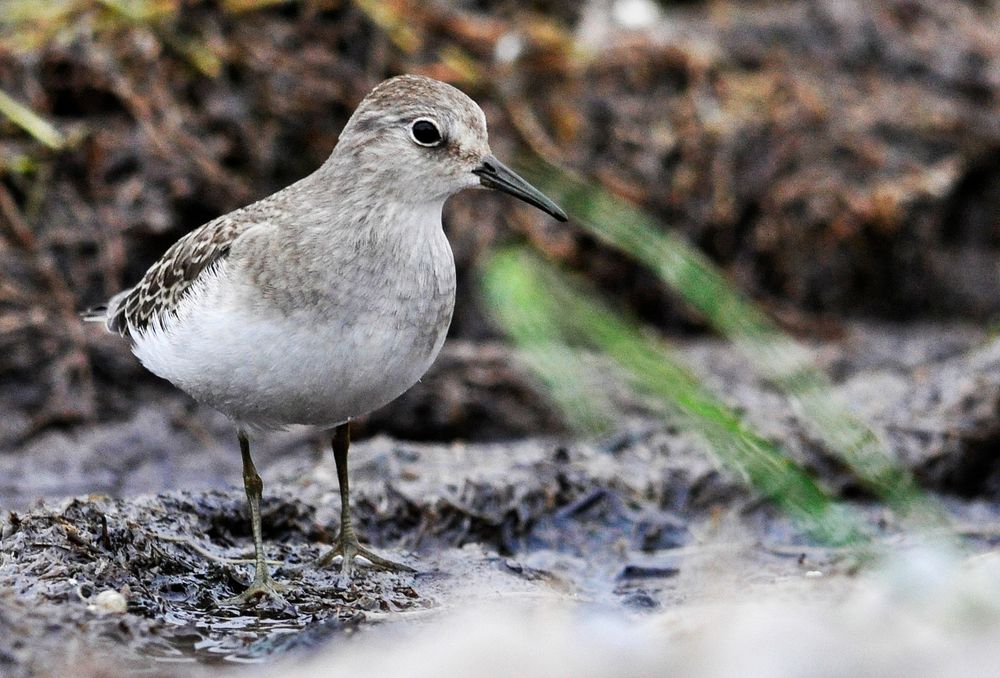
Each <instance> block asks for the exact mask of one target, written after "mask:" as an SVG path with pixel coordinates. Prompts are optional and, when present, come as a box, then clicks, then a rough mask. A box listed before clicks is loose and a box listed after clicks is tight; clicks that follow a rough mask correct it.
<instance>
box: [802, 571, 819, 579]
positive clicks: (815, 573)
mask: <svg viewBox="0 0 1000 678" xmlns="http://www.w3.org/2000/svg"><path fill="white" fill-rule="evenodd" d="M822 576H823V573H822V572H820V571H819V570H809V571H808V572H806V577H808V578H809V579H816V578H817V577H822Z"/></svg>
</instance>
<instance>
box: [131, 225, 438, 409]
mask: <svg viewBox="0 0 1000 678" xmlns="http://www.w3.org/2000/svg"><path fill="white" fill-rule="evenodd" d="M437 223H438V224H440V221H438V222H437ZM431 237H432V238H433V239H432V241H430V242H428V243H427V248H426V251H427V256H425V257H416V259H417V260H419V262H420V263H419V266H417V267H416V268H414V267H411V266H409V265H407V266H406V267H404V270H395V271H393V270H391V269H387V270H386V271H385V273H384V275H391V276H395V277H396V280H394V281H393V282H394V283H398V284H388V285H386V284H383V285H381V286H377V285H375V284H374V283H372V284H370V285H369V286H368V289H367V290H366V289H364V282H365V278H366V276H365V275H361V274H359V275H356V276H354V277H353V278H352V277H351V276H348V277H347V279H346V281H345V278H344V277H341V278H339V279H337V281H335V284H341V285H352V286H360V287H359V289H355V290H347V291H346V293H345V290H344V289H338V293H337V295H336V297H335V298H336V300H338V303H337V304H334V305H332V306H329V307H326V308H323V307H317V306H315V305H310V304H303V305H302V306H301V307H299V308H294V309H288V308H286V309H279V308H276V307H274V306H271V305H268V304H267V303H264V302H262V299H261V295H260V294H259V290H257V289H255V288H254V286H253V285H252V284H250V283H249V281H248V278H247V277H246V276H242V275H241V273H240V271H239V270H238V268H237V267H236V266H235V265H234V264H233V263H232V262H229V261H224V262H222V264H221V265H219V266H218V267H217V268H215V269H214V270H212V271H210V272H206V273H204V274H203V275H202V276H201V277H200V278H199V280H198V282H197V283H196V285H195V286H194V287H193V289H192V291H191V292H190V293H189V294H188V295H187V296H186V297H185V298H184V299H183V300H182V301H181V303H180V306H179V308H178V312H177V314H176V317H173V316H168V317H167V318H166V320H165V321H164V322H163V323H162V324H155V325H154V326H153V327H151V328H150V330H149V331H146V332H144V333H140V334H137V335H135V336H134V347H133V351H134V352H135V354H136V355H137V356H138V357H139V359H140V360H141V361H142V363H143V365H145V366H146V368H147V369H149V370H150V371H151V372H153V373H154V374H157V375H159V376H160V377H163V378H164V379H167V380H168V381H170V382H172V383H173V384H175V385H176V386H178V387H179V388H181V389H183V390H184V391H186V392H188V393H189V394H190V395H192V396H193V397H194V398H195V399H197V400H199V401H201V402H204V403H206V404H208V405H211V406H212V407H215V408H216V409H218V410H220V411H222V412H223V413H225V414H227V415H229V416H230V417H232V418H233V419H235V420H237V421H238V422H239V423H241V424H243V425H246V426H251V427H255V428H280V427H282V426H285V425H289V424H309V425H315V426H332V425H335V424H338V423H341V422H343V421H346V420H347V419H349V418H352V417H357V416H360V415H362V414H365V413H367V412H369V411H371V410H373V409H376V408H378V407H381V406H382V405H385V404H386V403H388V402H389V401H391V400H393V399H394V398H396V397H397V396H399V395H400V394H401V393H403V392H404V391H405V390H406V389H408V388H409V387H410V386H412V385H413V384H414V383H416V381H417V380H418V379H419V378H420V377H421V376H422V375H423V374H424V373H425V372H426V371H427V369H428V368H429V367H430V365H431V363H432V362H433V361H434V359H435V357H437V354H438V352H439V351H440V349H441V346H442V344H443V343H444V338H445V335H446V334H447V330H448V326H449V324H450V322H451V314H452V309H453V307H454V299H455V268H454V261H453V259H452V254H451V248H450V246H449V245H448V242H447V239H446V238H445V236H444V234H443V232H441V229H440V226H439V225H438V227H437V228H436V229H434V233H433V234H431ZM336 264H337V262H330V265H331V267H332V270H336ZM421 267H423V268H421ZM427 267H429V268H427ZM418 269H419V270H418ZM383 282H385V281H383ZM372 290H377V294H374V295H371V294H368V293H370V292H371V291H372ZM366 297H370V298H366Z"/></svg>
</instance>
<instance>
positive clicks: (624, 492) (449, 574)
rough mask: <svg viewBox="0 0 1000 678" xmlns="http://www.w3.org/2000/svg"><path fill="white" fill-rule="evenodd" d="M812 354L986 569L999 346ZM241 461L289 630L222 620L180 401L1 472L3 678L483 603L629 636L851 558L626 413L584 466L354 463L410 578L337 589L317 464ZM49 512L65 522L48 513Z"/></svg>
mask: <svg viewBox="0 0 1000 678" xmlns="http://www.w3.org/2000/svg"><path fill="white" fill-rule="evenodd" d="M814 349H815V351H816V355H817V357H818V359H819V360H820V361H821V362H823V363H825V364H826V365H827V366H828V367H829V369H830V370H831V371H832V372H833V373H834V374H835V375H836V377H837V391H838V392H839V393H840V394H841V395H842V396H845V397H848V398H850V400H851V402H852V403H853V405H854V406H855V407H856V408H857V410H858V412H859V413H861V414H865V415H866V416H868V417H869V418H870V419H871V420H872V421H873V423H874V424H875V425H876V428H877V429H878V430H879V431H880V432H881V433H882V434H883V436H884V437H885V439H886V440H887V442H888V443H889V444H890V447H891V448H892V449H893V450H894V451H895V452H896V453H897V454H898V455H899V457H900V458H901V459H904V460H906V463H907V464H908V465H909V466H910V468H911V469H913V470H914V471H915V473H916V474H917V475H918V477H919V478H920V479H921V481H922V484H923V485H924V486H925V487H926V488H928V489H929V490H930V491H932V492H933V493H934V494H936V495H937V496H939V497H941V498H942V500H943V501H944V502H945V504H946V505H947V507H948V511H949V513H950V515H951V516H952V518H953V520H954V522H955V525H956V528H955V529H956V531H957V532H958V533H960V534H961V535H962V540H963V543H964V544H965V547H966V548H967V549H968V550H969V551H970V552H984V551H988V550H990V549H992V548H993V547H994V545H995V544H996V543H997V541H998V539H1000V538H998V537H997V535H996V533H995V527H996V524H997V520H998V519H1000V511H998V509H997V508H996V504H995V502H994V501H991V500H990V499H989V498H990V497H993V498H995V497H996V492H997V487H996V484H995V483H996V480H997V479H996V478H995V477H992V476H991V475H990V474H989V473H982V472H981V471H980V468H979V467H977V466H976V464H979V463H982V460H981V459H980V457H979V455H981V454H983V452H982V449H983V447H984V446H985V447H987V448H988V447H989V446H990V445H995V444H996V442H997V438H998V435H997V431H996V430H995V422H996V421H997V418H998V417H997V415H998V413H997V407H998V405H1000V398H998V397H997V394H998V393H1000V353H998V351H1000V345H998V344H997V342H996V341H995V340H993V339H991V338H990V337H988V336H987V335H986V334H985V333H984V332H982V331H981V330H977V329H975V328H974V327H972V326H966V327H962V326H955V325H951V326H948V327H941V326H922V327H919V328H913V327H899V326H892V325H882V324H875V325H872V324H861V325H854V326H852V327H851V329H850V331H849V332H848V333H847V335H846V337H845V339H843V340H842V341H838V342H823V343H816V344H815V345H814ZM495 350H499V349H495ZM681 350H682V353H683V355H685V356H686V358H687V360H688V362H689V363H690V364H692V365H694V366H696V368H697V369H699V371H701V372H703V373H704V374H705V375H706V377H707V378H708V381H709V383H711V384H713V386H714V387H715V388H717V389H719V392H720V393H721V394H722V395H723V396H724V397H725V398H726V399H727V400H728V401H729V402H730V403H731V404H733V405H735V406H737V407H739V408H740V409H742V410H744V411H745V412H746V413H747V416H748V417H749V418H750V419H751V421H754V422H760V423H761V424H767V423H768V422H770V428H766V429H765V430H766V432H767V433H768V434H769V435H770V436H771V437H773V438H774V439H776V440H778V441H780V442H781V443H782V444H783V445H785V446H786V448H787V449H789V450H790V451H791V452H792V453H793V454H794V455H795V456H797V457H798V458H799V459H800V460H802V461H804V463H806V464H807V465H809V466H811V467H812V468H813V469H814V470H816V471H822V474H823V475H822V476H821V477H822V478H825V479H826V482H828V484H829V485H830V486H831V487H833V488H834V489H835V490H836V491H837V492H838V493H840V494H841V495H842V496H848V497H850V496H854V497H856V499H855V500H854V501H855V503H856V505H857V506H858V507H859V508H860V509H861V510H862V511H863V512H864V513H865V515H866V516H867V518H868V521H869V523H870V526H871V529H872V530H873V531H874V532H875V533H876V534H878V535H881V536H880V539H881V538H884V539H890V540H891V539H899V538H902V533H901V532H900V526H899V525H898V524H897V523H896V521H895V519H894V517H893V516H892V514H891V513H889V512H887V511H886V510H884V509H882V508H878V507H877V505H875V504H870V505H869V503H868V502H867V501H865V499H864V496H863V495H862V494H860V490H859V489H858V488H857V487H856V485H855V484H853V483H852V481H851V480H850V478H849V475H848V474H847V472H846V471H844V470H843V469H840V471H839V475H838V472H836V466H835V464H834V463H833V462H832V459H833V457H832V455H830V454H829V453H827V452H826V451H824V450H823V449H822V446H821V445H820V444H819V443H818V442H816V441H814V440H813V439H812V438H811V437H810V435H809V434H808V432H807V431H805V430H804V429H803V427H802V424H801V423H800V422H799V421H798V420H797V419H796V417H795V416H794V414H791V412H792V411H793V410H792V408H791V407H790V405H789V403H787V402H785V401H784V399H783V398H782V396H780V395H778V394H777V393H776V392H774V391H773V390H772V389H770V388H769V387H768V386H767V385H766V384H764V383H762V382H761V381H760V380H759V379H757V378H756V377H754V376H753V375H752V372H751V371H750V369H749V366H747V365H745V364H744V363H742V362H741V361H740V360H739V359H738V358H736V357H734V355H733V354H732V353H731V351H730V349H728V348H727V347H726V346H725V345H724V344H723V343H721V342H716V341H711V340H690V341H689V342H687V343H685V344H683V345H682V347H681ZM463 353H466V355H465V357H466V359H467V360H472V358H471V356H470V355H469V354H467V352H466V351H464V347H462V346H457V347H453V355H452V356H451V358H454V356H455V355H462V354H463ZM444 364H445V365H448V366H449V371H450V372H451V373H453V374H454V373H455V372H456V370H455V369H454V368H455V364H454V363H450V362H449V361H448V360H446V361H445V363H444ZM465 369H466V370H473V371H474V365H467V366H466V368H465ZM429 381H430V382H431V383H434V379H433V378H432V379H431V380H429ZM417 395H419V391H418V393H417ZM776 412H777V413H780V414H779V415H777V416H776V415H775V413H776ZM258 449H259V450H260V454H259V465H260V467H261V469H262V473H263V476H264V479H265V501H264V505H263V514H264V529H265V534H264V536H265V540H266V544H267V549H268V555H269V558H271V559H273V560H274V561H275V565H276V570H275V576H277V577H278V578H280V579H281V580H283V581H287V582H289V583H290V585H291V589H290V592H289V593H288V595H287V602H288V606H280V605H278V604H276V603H265V604H262V606H261V607H260V608H258V609H255V610H242V611H241V610H237V609H234V608H230V607H225V606H222V607H220V601H221V600H223V599H225V598H226V597H227V596H230V595H232V594H233V593H234V592H235V591H238V590H239V589H240V587H242V586H244V585H245V584H246V582H247V581H248V578H249V576H250V570H249V564H248V562H247V560H246V559H247V558H248V557H249V556H250V552H249V536H250V535H249V529H248V524H247V519H246V514H245V506H244V503H245V502H244V496H243V492H242V489H241V488H240V487H239V486H238V482H239V470H238V464H239V462H238V454H237V453H236V445H235V442H234V440H233V437H232V432H231V431H230V430H229V427H228V426H227V425H226V424H225V422H224V421H223V420H221V418H220V417H219V416H218V415H215V414H213V413H212V412H211V411H210V410H207V409H203V408H200V407H197V406H194V405H190V404H188V405H183V404H182V403H181V398H180V397H178V398H175V399H168V400H167V401H166V402H151V403H148V404H146V405H145V406H144V407H142V408H140V409H139V410H138V411H137V414H136V416H135V418H134V419H133V420H131V421H129V422H124V423H111V424H107V425H105V426H101V427H96V428H93V429H90V430H87V431H83V432H79V433H77V434H74V435H66V434H56V433H52V434H49V435H47V436H43V437H41V438H40V439H39V440H38V441H37V444H35V445H33V446H32V447H31V448H30V449H29V450H27V451H26V452H25V453H24V455H23V456H21V457H19V458H16V459H15V458H12V457H9V456H8V457H4V459H3V463H4V465H5V467H4V469H3V471H4V472H3V477H4V479H5V483H4V485H3V486H2V487H0V501H2V505H3V507H4V508H5V511H6V513H5V515H6V517H5V519H4V523H3V540H2V544H0V554H2V555H0V557H2V561H0V590H2V591H3V594H2V595H3V597H4V601H3V606H2V609H3V613H2V617H0V623H2V624H3V626H4V627H5V628H6V629H7V630H8V632H7V633H4V634H2V640H0V661H2V662H4V663H5V670H4V675H12V676H16V675H32V674H43V675H44V674H45V673H46V672H47V671H58V667H60V666H62V665H64V664H65V663H66V662H80V661H84V658H85V659H86V661H87V662H89V663H90V664H92V665H93V666H94V667H99V666H102V665H104V663H106V662H111V663H112V664H113V665H119V666H129V667H132V668H138V667H142V668H144V669H151V670H154V671H155V672H156V674H157V675H192V671H193V670H194V667H195V666H204V665H213V664H218V663H224V664H230V663H235V662H261V661H275V660H277V659H279V658H285V657H287V656H288V655H289V654H291V655H296V654H297V653H308V652H310V651H312V650H314V649H316V648H322V647H325V648H331V647H333V648H337V647H340V645H337V643H338V642H340V643H344V642H347V641H346V638H348V637H351V638H354V637H357V636H358V634H360V637H365V638H368V637H373V636H372V635H371V634H375V636H374V637H377V636H378V634H379V633H382V631H380V630H379V629H381V628H382V627H383V626H385V624H386V623H389V626H393V624H392V623H390V622H398V621H406V620H420V619H423V618H425V617H426V616H427V615H430V617H431V618H433V617H434V616H435V615H436V614H439V613H442V612H445V611H448V610H456V609H457V610H461V609H465V608H467V607H469V606H473V605H477V604H480V603H482V601H483V600H484V599H497V600H519V599H522V598H524V597H527V598H529V599H536V598H539V597H540V598H541V599H542V600H545V599H546V597H551V598H552V599H553V600H558V601H564V602H565V601H573V602H574V604H581V603H582V604H585V608H586V609H600V610H612V611H613V610H618V611H619V612H620V613H621V614H626V615H640V616H641V615H643V614H649V613H652V612H655V611H661V610H669V609H673V608H675V607H677V606H683V605H685V604H686V603H687V602H688V601H689V600H690V599H691V597H692V596H697V588H696V587H695V588H693V584H692V580H691V579H689V578H687V577H685V576H682V575H685V574H688V573H687V570H688V568H695V569H697V570H700V569H701V568H703V567H704V566H705V558H706V556H705V553H709V554H710V553H711V552H712V549H716V548H719V547H720V546H724V545H726V544H730V545H731V544H732V543H733V542H738V543H740V544H742V545H743V549H744V557H743V558H742V560H740V561H739V565H738V566H735V567H736V569H734V570H733V571H731V572H728V573H727V577H728V578H729V579H730V580H731V582H732V585H733V586H735V587H736V588H738V589H742V587H745V586H757V585H767V584H768V583H772V582H777V581H787V580H788V579H789V578H792V579H795V578H803V577H807V576H818V575H815V573H816V572H819V573H821V574H822V575H823V576H826V577H831V581H833V580H835V579H842V578H845V577H846V578H850V577H852V576H853V572H855V568H856V566H857V562H856V561H855V560H854V559H853V558H852V557H850V554H849V552H844V551H839V550H837V549H825V548H820V547H818V546H817V545H816V544H811V543H809V542H808V540H804V539H803V538H802V536H801V534H800V532H799V531H797V530H796V529H795V526H793V525H791V524H789V523H788V521H787V520H786V519H784V518H781V517H779V516H777V515H775V514H774V512H773V511H772V510H771V509H770V507H769V506H767V505H766V504H764V503H762V502H760V501H759V500H756V499H754V498H752V497H751V496H750V495H749V494H748V493H747V491H746V490H745V488H744V486H743V485H742V483H741V482H740V481H739V480H738V479H736V478H732V477H730V476H729V475H728V474H727V473H725V472H723V471H720V470H719V468H718V467H717V466H716V464H715V463H714V462H713V460H712V459H711V457H710V456H709V455H708V454H707V452H706V449H705V448H704V447H703V446H702V445H701V443H699V442H698V440H697V438H695V437H693V436H690V435H688V434H686V433H684V432H682V431H677V430H675V429H673V428H671V427H670V426H664V424H663V423H662V422H658V421H655V420H650V419H645V418H643V417H642V416H641V414H640V413H638V412H637V414H636V416H635V417H634V418H632V419H631V420H629V421H627V422H623V424H622V428H621V430H620V431H619V432H618V433H617V434H615V435H613V436H610V437H608V438H606V439H603V440H599V441H593V442H582V441H579V440H574V439H573V438H572V437H571V436H568V435H560V434H551V435H549V436H541V437H539V436H534V437H532V438H528V439H523V440H521V441H513V442H497V443H492V444H487V443H470V444H464V443H458V442H455V443H450V444H441V443H419V442H404V441H400V440H397V439H394V438H391V437H389V436H385V435H380V436H376V437H374V438H371V439H368V440H366V441H363V442H359V443H357V444H356V445H355V446H354V448H352V464H353V467H352V487H353V492H354V495H353V499H354V505H355V506H354V508H355V516H356V520H357V523H358V526H359V528H360V531H361V534H363V535H364V537H365V538H367V539H368V540H370V541H371V542H372V543H373V544H376V545H378V546H379V547H381V548H382V549H383V550H384V551H386V552H387V553H389V554H390V555H391V556H392V557H395V558H399V559H401V560H403V561H405V562H407V563H408V564H410V565H412V566H413V567H415V568H416V569H417V571H418V572H417V574H415V575H392V574H384V573H370V572H365V573H364V575H362V576H359V577H356V578H355V579H353V580H350V581H348V580H344V579H342V578H341V577H340V576H339V575H338V573H337V572H336V571H334V570H329V569H327V570H319V569H316V568H315V567H313V566H312V564H311V563H312V561H314V560H315V559H316V558H317V557H318V556H319V555H320V554H321V553H322V552H323V551H324V550H325V549H326V548H328V545H329V543H330V542H331V540H332V537H333V536H334V529H335V528H334V526H335V525H336V518H337V514H338V511H339V499H338V495H337V493H336V479H335V475H334V469H333V464H332V459H331V455H330V453H329V452H328V451H327V450H326V448H325V445H324V444H323V441H320V440H316V439H313V438H312V437H310V436H309V435H307V434H302V433H297V432H288V433H284V434H276V435H273V436H270V437H267V438H265V439H263V440H261V441H260V445H259V447H258ZM66 488H75V490H74V491H75V492H76V493H77V494H78V495H79V496H77V497H76V498H73V499H63V498H61V497H63V496H64V495H65V494H66V493H67V490H66ZM963 495H964V496H963ZM692 554H694V555H700V559H699V558H695V559H694V560H692ZM734 562H735V561H734ZM699 563H701V564H699ZM809 572H812V573H814V574H813V575H807V573H809ZM107 591H117V592H119V593H120V594H122V596H124V601H125V604H126V611H124V612H121V611H119V612H114V611H107V610H105V609H104V608H105V607H106V606H108V605H111V606H113V605H114V600H111V601H107V600H106V598H107V597H108V596H109V595H111V594H106V593H105V594H104V597H101V598H99V596H101V594H102V593H103V592H107ZM338 638H340V639H341V640H340V641H336V639H338ZM330 643H334V644H333V645H330ZM327 651H328V652H329V650H327ZM178 663H180V664H178ZM90 664H88V665H90ZM96 670H97V669H96V668H95V671H96Z"/></svg>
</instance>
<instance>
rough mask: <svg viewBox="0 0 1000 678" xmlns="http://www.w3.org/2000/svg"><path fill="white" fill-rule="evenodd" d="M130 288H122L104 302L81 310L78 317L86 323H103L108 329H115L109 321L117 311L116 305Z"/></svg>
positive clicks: (126, 294)
mask: <svg viewBox="0 0 1000 678" xmlns="http://www.w3.org/2000/svg"><path fill="white" fill-rule="evenodd" d="M131 291H132V290H130V289H129V290H123V291H121V292H119V293H118V294H116V295H115V296H113V297H111V298H110V299H109V300H108V302H107V303H106V304H101V305H100V306H91V307H90V308H88V309H87V310H86V311H81V313H80V317H81V318H82V319H83V321H84V322H87V323H104V324H105V326H106V327H107V328H108V330H109V331H115V330H114V329H113V328H112V327H111V325H110V321H111V319H112V318H113V317H114V316H115V314H116V313H117V312H118V306H119V305H120V304H121V303H122V301H123V300H124V299H125V297H127V296H128V294H129V292H131Z"/></svg>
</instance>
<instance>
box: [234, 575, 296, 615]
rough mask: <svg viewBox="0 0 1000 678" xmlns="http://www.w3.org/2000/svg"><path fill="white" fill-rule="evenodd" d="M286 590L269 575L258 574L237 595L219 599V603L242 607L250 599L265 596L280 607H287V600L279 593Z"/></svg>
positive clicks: (286, 588)
mask: <svg viewBox="0 0 1000 678" xmlns="http://www.w3.org/2000/svg"><path fill="white" fill-rule="evenodd" d="M287 590H288V587H287V586H285V585H284V584H281V583H279V582H276V581H274V580H273V579H271V575H269V574H263V575H260V574H258V575H256V576H255V577H254V580H253V583H251V584H250V588H248V589H247V590H246V591H244V592H243V593H240V594H239V595H235V596H233V597H232V598H226V599H224V600H222V601H220V602H219V605H223V606H228V605H235V606H237V607H244V606H245V605H247V603H250V602H251V601H255V600H257V599H258V598H264V597H266V598H269V599H271V600H273V601H274V602H275V603H277V604H278V605H279V606H281V607H289V604H288V601H287V600H285V597H284V596H282V595H281V594H282V593H283V592H284V591H287Z"/></svg>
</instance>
